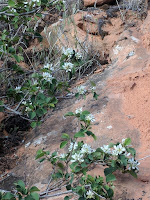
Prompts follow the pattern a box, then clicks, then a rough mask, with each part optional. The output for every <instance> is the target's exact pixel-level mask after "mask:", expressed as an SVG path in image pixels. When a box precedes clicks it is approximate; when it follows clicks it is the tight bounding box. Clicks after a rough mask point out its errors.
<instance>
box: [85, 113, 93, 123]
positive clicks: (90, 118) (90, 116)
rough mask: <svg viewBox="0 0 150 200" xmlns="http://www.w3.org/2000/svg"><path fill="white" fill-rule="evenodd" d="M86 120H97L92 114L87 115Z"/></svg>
mask: <svg viewBox="0 0 150 200" xmlns="http://www.w3.org/2000/svg"><path fill="white" fill-rule="evenodd" d="M85 120H86V121H89V122H95V117H94V116H93V115H92V114H89V115H87V116H86V117H85Z"/></svg>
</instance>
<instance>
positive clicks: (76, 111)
mask: <svg viewBox="0 0 150 200" xmlns="http://www.w3.org/2000/svg"><path fill="white" fill-rule="evenodd" d="M81 113H82V107H81V108H77V109H76V110H75V114H76V115H77V114H81Z"/></svg>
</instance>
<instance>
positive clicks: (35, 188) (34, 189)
mask: <svg viewBox="0 0 150 200" xmlns="http://www.w3.org/2000/svg"><path fill="white" fill-rule="evenodd" d="M38 191H40V190H39V189H38V188H37V187H36V186H33V187H31V189H30V192H38Z"/></svg>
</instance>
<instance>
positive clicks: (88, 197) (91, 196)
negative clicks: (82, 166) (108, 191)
mask: <svg viewBox="0 0 150 200" xmlns="http://www.w3.org/2000/svg"><path fill="white" fill-rule="evenodd" d="M94 197H95V195H94V192H92V191H91V190H89V191H87V193H86V198H87V199H94Z"/></svg>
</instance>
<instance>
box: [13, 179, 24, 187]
mask: <svg viewBox="0 0 150 200" xmlns="http://www.w3.org/2000/svg"><path fill="white" fill-rule="evenodd" d="M15 185H19V186H20V187H21V188H23V189H24V188H25V183H24V182H23V181H22V180H19V181H18V182H17V183H16V184H15Z"/></svg>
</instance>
